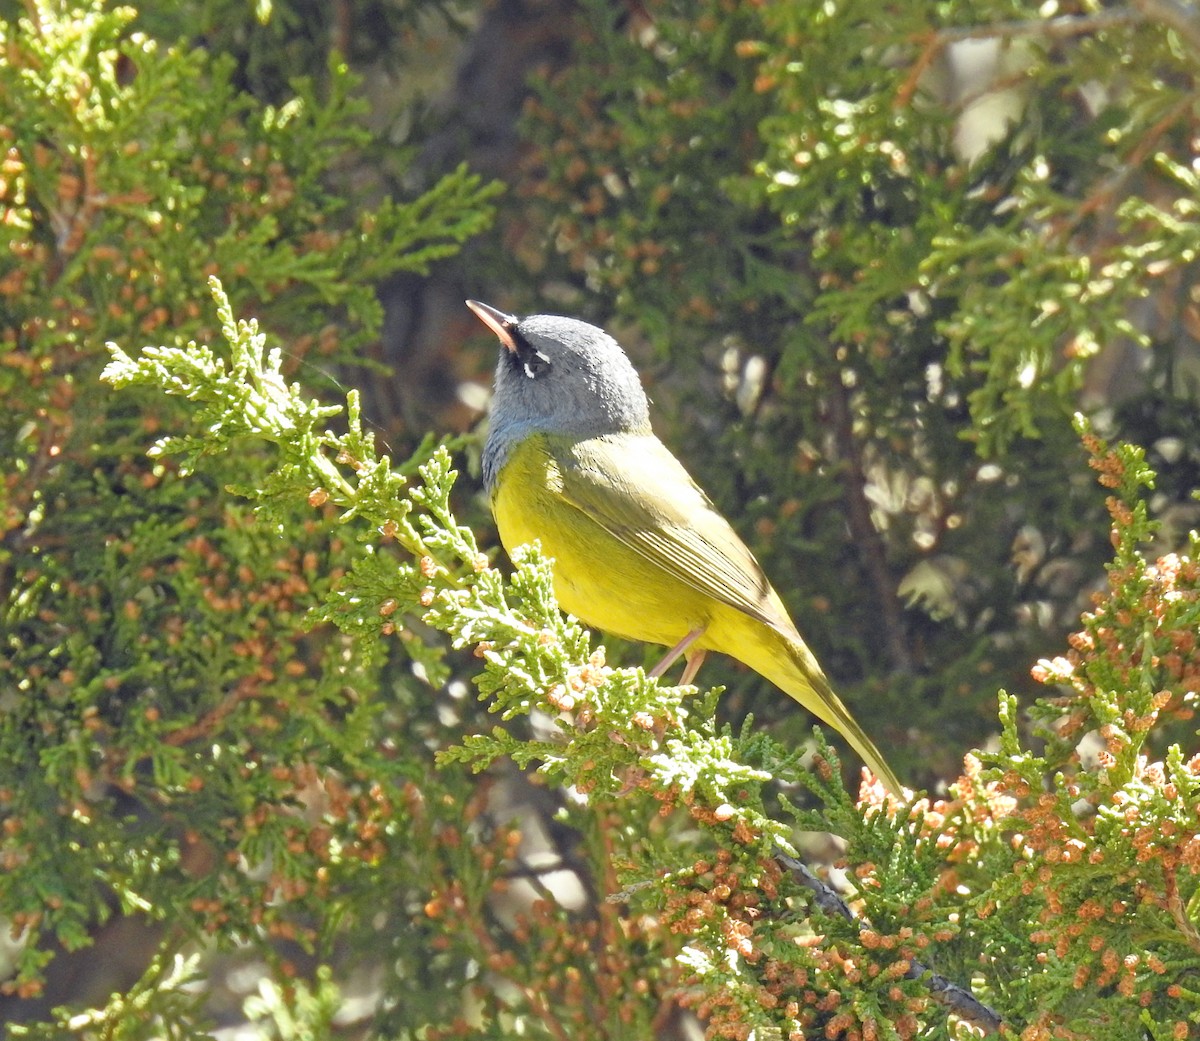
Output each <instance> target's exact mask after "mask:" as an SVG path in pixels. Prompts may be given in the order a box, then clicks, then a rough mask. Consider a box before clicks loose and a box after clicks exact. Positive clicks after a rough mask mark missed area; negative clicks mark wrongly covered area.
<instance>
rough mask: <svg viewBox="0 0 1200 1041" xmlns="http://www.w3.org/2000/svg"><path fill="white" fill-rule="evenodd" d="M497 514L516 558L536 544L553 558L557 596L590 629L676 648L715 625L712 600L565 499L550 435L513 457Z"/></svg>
mask: <svg viewBox="0 0 1200 1041" xmlns="http://www.w3.org/2000/svg"><path fill="white" fill-rule="evenodd" d="M492 513H493V514H494V516H495V518H496V527H497V529H498V530H499V532H500V541H501V542H502V543H503V544H504V548H505V549H506V550H508V552H509V553H510V554H511V553H512V551H513V550H515V549H516V548H517V547H518V546H522V545H525V544H527V543H530V542H533V541H535V540H537V541H539V542H540V543H541V546H542V551H543V553H545V554H546V556H548V557H552V558H554V594H555V596H556V597H557V598H558V602H559V604H560V605H561V606H562V607H563V609H564V610H566V611H569V612H570V613H571V614H573V615H575V616H576V617H577V618H579V619H580V620H581V621H583V622H585V623H586V624H587V625H589V626H592V627H593V628H596V629H600V630H603V631H604V632H607V633H611V634H613V635H615V636H621V637H624V638H625V639H629V640H639V641H644V642H646V643H659V644H665V645H668V646H669V645H673V644H675V643H677V642H678V641H679V640H681V639H682V638H683V637H684V636H685V635H686V634H687V633H689V632H691V631H692V630H693V629H697V628H704V627H706V626H707V625H708V624H709V620H710V617H711V614H712V608H713V607H714V604H713V601H712V599H711V598H710V597H707V596H705V595H704V594H702V593H700V592H698V591H696V590H695V589H693V588H692V587H691V586H689V585H687V584H686V583H685V582H683V581H681V580H680V579H679V578H677V577H675V576H673V575H671V574H669V573H667V572H665V571H664V570H663V569H662V568H659V567H657V566H656V565H654V564H651V563H650V562H649V561H648V560H646V558H645V557H643V556H642V555H641V554H640V553H638V552H636V551H635V550H633V549H631V548H630V547H629V546H627V545H626V544H625V543H623V542H622V541H620V539H618V538H616V537H614V536H613V535H611V534H610V533H609V532H608V531H607V530H605V529H604V528H603V527H601V526H600V525H599V524H598V523H596V522H595V521H594V520H592V518H590V517H589V516H588V515H587V514H586V513H584V512H583V511H582V510H580V509H578V508H577V507H576V506H574V505H573V504H572V503H570V502H569V501H568V500H567V499H566V497H565V496H564V494H563V480H562V474H561V473H560V471H559V468H558V464H557V463H556V461H555V459H554V457H553V455H552V454H551V452H550V451H549V449H548V447H547V442H546V438H545V435H534V436H531V437H529V438H527V439H526V440H525V441H523V442H521V443H520V444H519V445H518V446H517V447H516V448H515V449H513V450H512V452H511V453H510V455H509V457H508V459H507V460H506V461H505V464H504V466H503V468H502V469H501V471H500V473H499V475H498V477H497V479H496V485H495V487H494V489H493V491H492Z"/></svg>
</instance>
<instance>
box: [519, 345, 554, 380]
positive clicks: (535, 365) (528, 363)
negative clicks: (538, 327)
mask: <svg viewBox="0 0 1200 1041" xmlns="http://www.w3.org/2000/svg"><path fill="white" fill-rule="evenodd" d="M522 362H523V365H524V368H525V375H526V376H528V377H529V378H530V379H531V380H535V379H537V378H538V377H539V376H540V375H541V374H542V373H543V372H545V371H546V370H547V369H548V368H550V359H549V358H547V357H546V356H545V355H544V354H543V353H542V352H541V351H531V352H530V353H529V354H527V355H525V357H524V358H523V359H522Z"/></svg>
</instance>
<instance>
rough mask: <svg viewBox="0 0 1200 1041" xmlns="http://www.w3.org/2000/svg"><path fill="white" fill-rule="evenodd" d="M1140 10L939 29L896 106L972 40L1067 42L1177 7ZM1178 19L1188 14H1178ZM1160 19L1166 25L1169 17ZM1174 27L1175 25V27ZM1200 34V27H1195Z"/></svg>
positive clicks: (1144, 5)
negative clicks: (942, 59)
mask: <svg viewBox="0 0 1200 1041" xmlns="http://www.w3.org/2000/svg"><path fill="white" fill-rule="evenodd" d="M1135 3H1136V4H1137V6H1138V8H1139V10H1133V9H1131V8H1128V7H1114V8H1112V9H1110V10H1107V11H1097V12H1095V13H1094V14H1070V15H1061V16H1060V17H1058V18H1026V19H1021V20H1019V21H1013V22H993V23H992V24H990V25H958V26H951V27H949V28H945V29H938V30H936V31H934V32H931V33H927V34H925V35H923V36H922V37H920V39H921V40H923V41H924V46H923V47H922V48H921V53H920V54H919V55H918V56H917V60H916V61H915V62H913V65H912V68H911V69H910V70H909V73H908V75H907V76H906V77H905V78H904V82H903V83H902V84H901V86H900V89H899V90H898V91H897V92H896V101H895V105H896V107H898V108H900V107H903V106H905V105H907V104H908V103H909V102H910V101H911V100H912V97H913V95H914V94H915V93H916V92H917V86H918V83H919V81H920V78H921V76H922V74H923V73H924V72H925V70H926V69H928V68H929V66H930V65H932V64H933V62H934V60H935V59H936V58H937V56H938V55H939V54H941V53H942V51H943V50H944V49H945V48H947V47H949V46H951V45H953V44H956V43H965V42H966V41H968V40H1016V39H1020V38H1022V37H1029V36H1037V37H1040V38H1042V39H1049V40H1066V39H1070V38H1071V37H1074V36H1087V35H1090V34H1092V33H1098V32H1103V31H1104V30H1105V29H1112V28H1116V27H1117V26H1123V25H1136V24H1137V23H1138V22H1142V21H1145V20H1146V19H1148V18H1152V17H1155V15H1154V14H1153V13H1152V12H1151V11H1150V10H1149V8H1152V7H1156V6H1158V5H1160V4H1161V5H1162V6H1163V7H1177V6H1178V5H1174V4H1172V3H1171V2H1170V0H1135ZM1172 14H1177V16H1178V17H1180V18H1183V17H1186V16H1185V15H1183V14H1181V13H1177V12H1172ZM1158 20H1160V21H1163V22H1166V21H1168V19H1167V17H1165V16H1162V17H1159V18H1158ZM1172 27H1173V28H1174V26H1172ZM1192 28H1193V29H1194V30H1195V31H1197V32H1200V27H1196V26H1194V25H1193V26H1192Z"/></svg>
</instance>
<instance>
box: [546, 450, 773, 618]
mask: <svg viewBox="0 0 1200 1041" xmlns="http://www.w3.org/2000/svg"><path fill="white" fill-rule="evenodd" d="M554 455H555V457H556V461H557V463H558V465H559V470H560V473H561V477H562V482H563V489H562V490H563V495H564V497H565V498H566V499H567V501H569V502H570V503H571V504H572V505H573V506H575V507H576V508H577V509H579V510H581V511H583V512H584V513H586V514H587V515H588V516H589V517H590V518H591V519H592V520H594V521H595V522H596V523H598V524H599V525H600V526H601V527H603V528H604V529H605V530H606V531H608V532H609V533H610V534H611V535H613V536H614V537H615V538H617V539H620V540H621V541H622V542H623V543H625V545H627V546H629V548H630V549H633V550H635V551H636V552H637V553H639V554H641V555H642V556H643V557H644V558H646V559H647V560H649V561H650V562H652V563H653V564H655V565H656V566H658V567H660V568H662V569H663V570H664V571H666V572H668V573H669V574H671V575H674V576H675V577H676V578H678V579H681V580H682V581H684V582H686V583H687V584H688V585H690V586H692V587H693V588H694V589H697V590H699V591H700V592H702V593H705V594H707V595H708V596H711V597H713V598H714V599H716V600H719V601H721V602H723V603H726V604H728V605H729V606H730V607H734V608H736V609H737V610H739V611H743V612H745V613H746V614H748V615H750V616H751V617H753V618H757V619H759V620H760V621H762V622H764V623H766V624H767V625H769V626H771V627H772V628H775V629H778V630H780V631H781V632H783V633H786V634H794V632H795V628H794V626H793V625H792V622H791V619H790V618H788V615H787V611H786V609H785V608H784V606H783V604H782V602H781V601H780V599H779V596H778V594H777V593H776V592H775V590H774V589H772V588H771V584H770V582H768V581H767V577H766V575H765V574H763V570H762V568H761V567H760V566H759V564H758V561H757V560H755V559H754V554H753V553H751V552H750V550H749V549H748V548H747V546H746V544H745V543H744V542H743V541H742V540H741V539H740V538H739V537H738V534H737V532H735V531H734V530H733V528H732V527H731V526H730V524H729V522H728V521H727V520H725V518H724V517H722V516H721V514H720V513H718V512H717V510H716V508H715V507H714V506H713V504H712V503H711V502H710V501H709V499H708V496H706V495H705V494H704V492H702V491H701V490H700V488H699V487H698V486H697V485H696V482H695V481H693V480H692V479H691V477H690V476H689V475H688V473H687V471H686V470H684V468H683V466H682V465H681V464H680V463H679V460H677V459H676V458H675V457H674V456H673V455H672V454H671V453H670V451H668V449H667V448H666V446H664V445H663V443H662V442H661V441H659V440H658V438H657V437H655V436H653V435H652V434H651V435H645V434H618V435H607V436H603V437H592V438H587V439H584V440H579V441H573V442H571V443H568V444H566V445H564V446H561V447H557V448H556V449H555V450H554Z"/></svg>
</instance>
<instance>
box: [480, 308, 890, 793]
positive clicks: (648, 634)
mask: <svg viewBox="0 0 1200 1041" xmlns="http://www.w3.org/2000/svg"><path fill="white" fill-rule="evenodd" d="M467 306H468V307H469V308H470V309H471V310H472V311H474V312H475V314H476V315H477V316H478V317H479V319H480V320H481V321H482V322H483V323H484V325H486V326H487V327H488V328H489V329H491V330H492V332H494V333H495V334H496V336H497V337H499V339H500V343H501V346H502V349H501V351H500V361H499V364H498V366H497V368H496V389H495V394H494V396H493V398H492V405H491V422H490V427H489V430H488V436H487V442H486V443H485V445H484V449H483V480H484V484H485V486H486V488H487V492H488V495H489V497H490V499H491V505H492V512H493V514H494V515H495V518H496V526H497V528H498V529H499V532H500V541H501V542H502V543H503V544H504V548H505V549H506V550H508V551H509V552H510V553H511V552H512V551H513V550H514V549H516V548H517V547H518V546H521V545H524V544H525V543H528V542H533V541H534V540H535V539H536V540H538V541H540V543H541V546H542V550H543V551H544V552H545V554H546V555H547V556H548V557H552V558H553V560H554V564H553V570H554V592H555V595H556V596H557V598H558V602H559V604H560V605H561V606H562V607H563V608H564V609H565V610H567V611H569V612H570V613H571V614H573V615H575V616H576V617H577V618H579V619H581V620H582V621H583V622H585V623H586V624H587V625H590V626H594V627H595V628H597V629H601V630H603V631H604V632H608V633H612V634H613V635H614V636H620V637H624V638H625V639H628V640H637V641H641V642H645V643H660V644H664V645H665V646H667V647H669V648H670V650H669V651H668V652H667V654H666V657H664V658H663V660H662V661H661V662H660V663H659V664H658V665H657V666H656V667H655V668H654V670H653V671H652V672H651V675H653V676H660V675H662V673H664V672H665V671H666V670H667V669H668V668H669V667H670V666H671V665H672V664H673V663H674V662H675V661H677V660H678V658H679V657H680V655H683V656H685V657H686V660H687V664H686V666H685V668H684V672H683V677H682V681H681V682H683V683H690V682H691V681H692V679H693V677H694V676H695V674H696V672H697V670H698V669H699V668H700V665H701V663H702V662H703V660H704V655H705V653H706V652H707V651H709V650H713V651H720V652H721V653H723V654H728V655H731V656H732V657H734V658H736V659H738V661H741V662H744V663H745V664H746V665H748V666H750V668H752V669H753V670H754V671H755V672H757V673H759V674H761V675H762V676H765V677H766V678H767V679H769V680H770V681H771V682H772V683H774V684H775V685H776V686H777V687H779V688H780V689H781V690H784V691H786V692H787V693H788V694H790V695H791V696H792V697H793V698H795V699H796V700H797V701H798V702H800V704H801V705H803V706H804V707H805V708H806V709H808V711H809V712H811V713H812V714H813V715H815V716H817V717H818V718H819V719H821V720H823V721H824V722H826V723H828V724H829V725H830V726H833V727H835V728H836V729H837V730H838V731H840V732H841V733H842V734H843V735H844V736H845V738H846V740H848V741H849V742H850V744H851V745H852V746H853V747H854V749H855V751H856V752H858V754H859V755H860V756H862V758H863V760H864V762H865V763H866V764H867V766H868V767H869V768H870V769H871V770H872V771H873V772H874V773H875V775H876V776H877V777H878V778H879V779H880V780H881V781H882V782H883V783H884V784H885V785H886V786H887V787H888V788H889V789H891V791H893V792H894V793H896V794H898V795H899V794H902V791H903V789H902V787H901V785H900V782H899V781H898V780H897V778H896V775H895V774H894V773H892V771H891V769H890V768H889V767H888V765H887V763H886V762H885V761H884V759H883V757H882V756H881V755H880V754H879V751H878V749H876V747H875V745H874V744H872V742H871V739H870V738H869V737H867V735H866V734H865V733H864V732H863V730H862V728H861V727H860V726H859V725H858V723H857V722H856V721H855V719H854V717H853V716H852V715H850V713H849V712H848V711H847V709H846V706H845V705H843V704H842V701H841V699H840V698H839V697H838V696H837V695H836V694H835V693H834V692H833V689H832V687H830V685H829V681H828V680H827V679H826V678H825V673H824V672H822V671H821V666H820V665H818V664H817V660H816V658H815V657H814V656H813V654H812V652H811V651H810V650H809V649H808V647H807V646H806V645H805V643H804V641H803V640H802V639H801V638H800V634H799V633H798V632H797V631H796V627H795V625H794V624H793V623H792V620H791V618H790V617H789V616H788V613H787V609H786V608H785V607H784V606H783V602H782V601H781V600H780V599H779V595H778V594H777V593H776V592H775V590H774V589H772V588H771V583H770V582H768V581H767V577H766V575H764V574H763V571H762V568H761V567H759V564H758V561H757V560H755V559H754V555H753V554H752V553H751V552H750V550H749V549H748V548H747V547H746V544H745V543H744V542H743V541H742V540H741V539H740V538H739V537H738V535H737V533H736V532H735V531H734V530H733V528H732V527H731V526H730V525H729V522H728V521H726V520H725V518H724V517H722V516H721V514H720V513H718V512H717V510H716V508H715V507H714V506H713V504H712V503H711V502H710V501H709V499H708V496H706V495H705V494H704V492H702V491H701V490H700V488H699V487H698V486H697V485H696V483H695V482H694V481H693V480H692V479H691V477H689V476H688V473H687V471H686V470H684V468H683V466H682V465H681V464H680V462H679V460H678V459H676V458H675V456H673V455H672V454H671V452H670V451H669V450H668V449H667V448H666V446H665V445H664V444H663V443H662V442H661V441H659V439H658V438H657V437H656V436H655V435H654V432H653V430H651V428H650V411H649V404H648V402H647V399H646V393H645V391H644V390H643V389H642V383H641V380H640V379H639V378H638V374H637V372H636V371H635V370H634V368H633V365H632V364H631V363H630V361H629V359H628V358H627V357H626V355H625V352H624V351H623V350H622V349H621V346H620V345H619V344H618V343H617V341H616V340H614V339H613V338H612V337H611V336H609V335H608V334H607V333H606V332H604V330H603V329H598V328H596V326H594V325H588V324H587V323H586V322H581V321H578V320H577V319H574V318H562V317H559V316H557V315H546V314H538V315H531V316H530V317H528V318H517V317H515V316H514V315H509V314H505V313H504V312H503V311H498V310H497V309H496V308H494V307H489V306H488V305H487V304H481V303H479V302H478V301H476V300H468V301H467Z"/></svg>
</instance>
